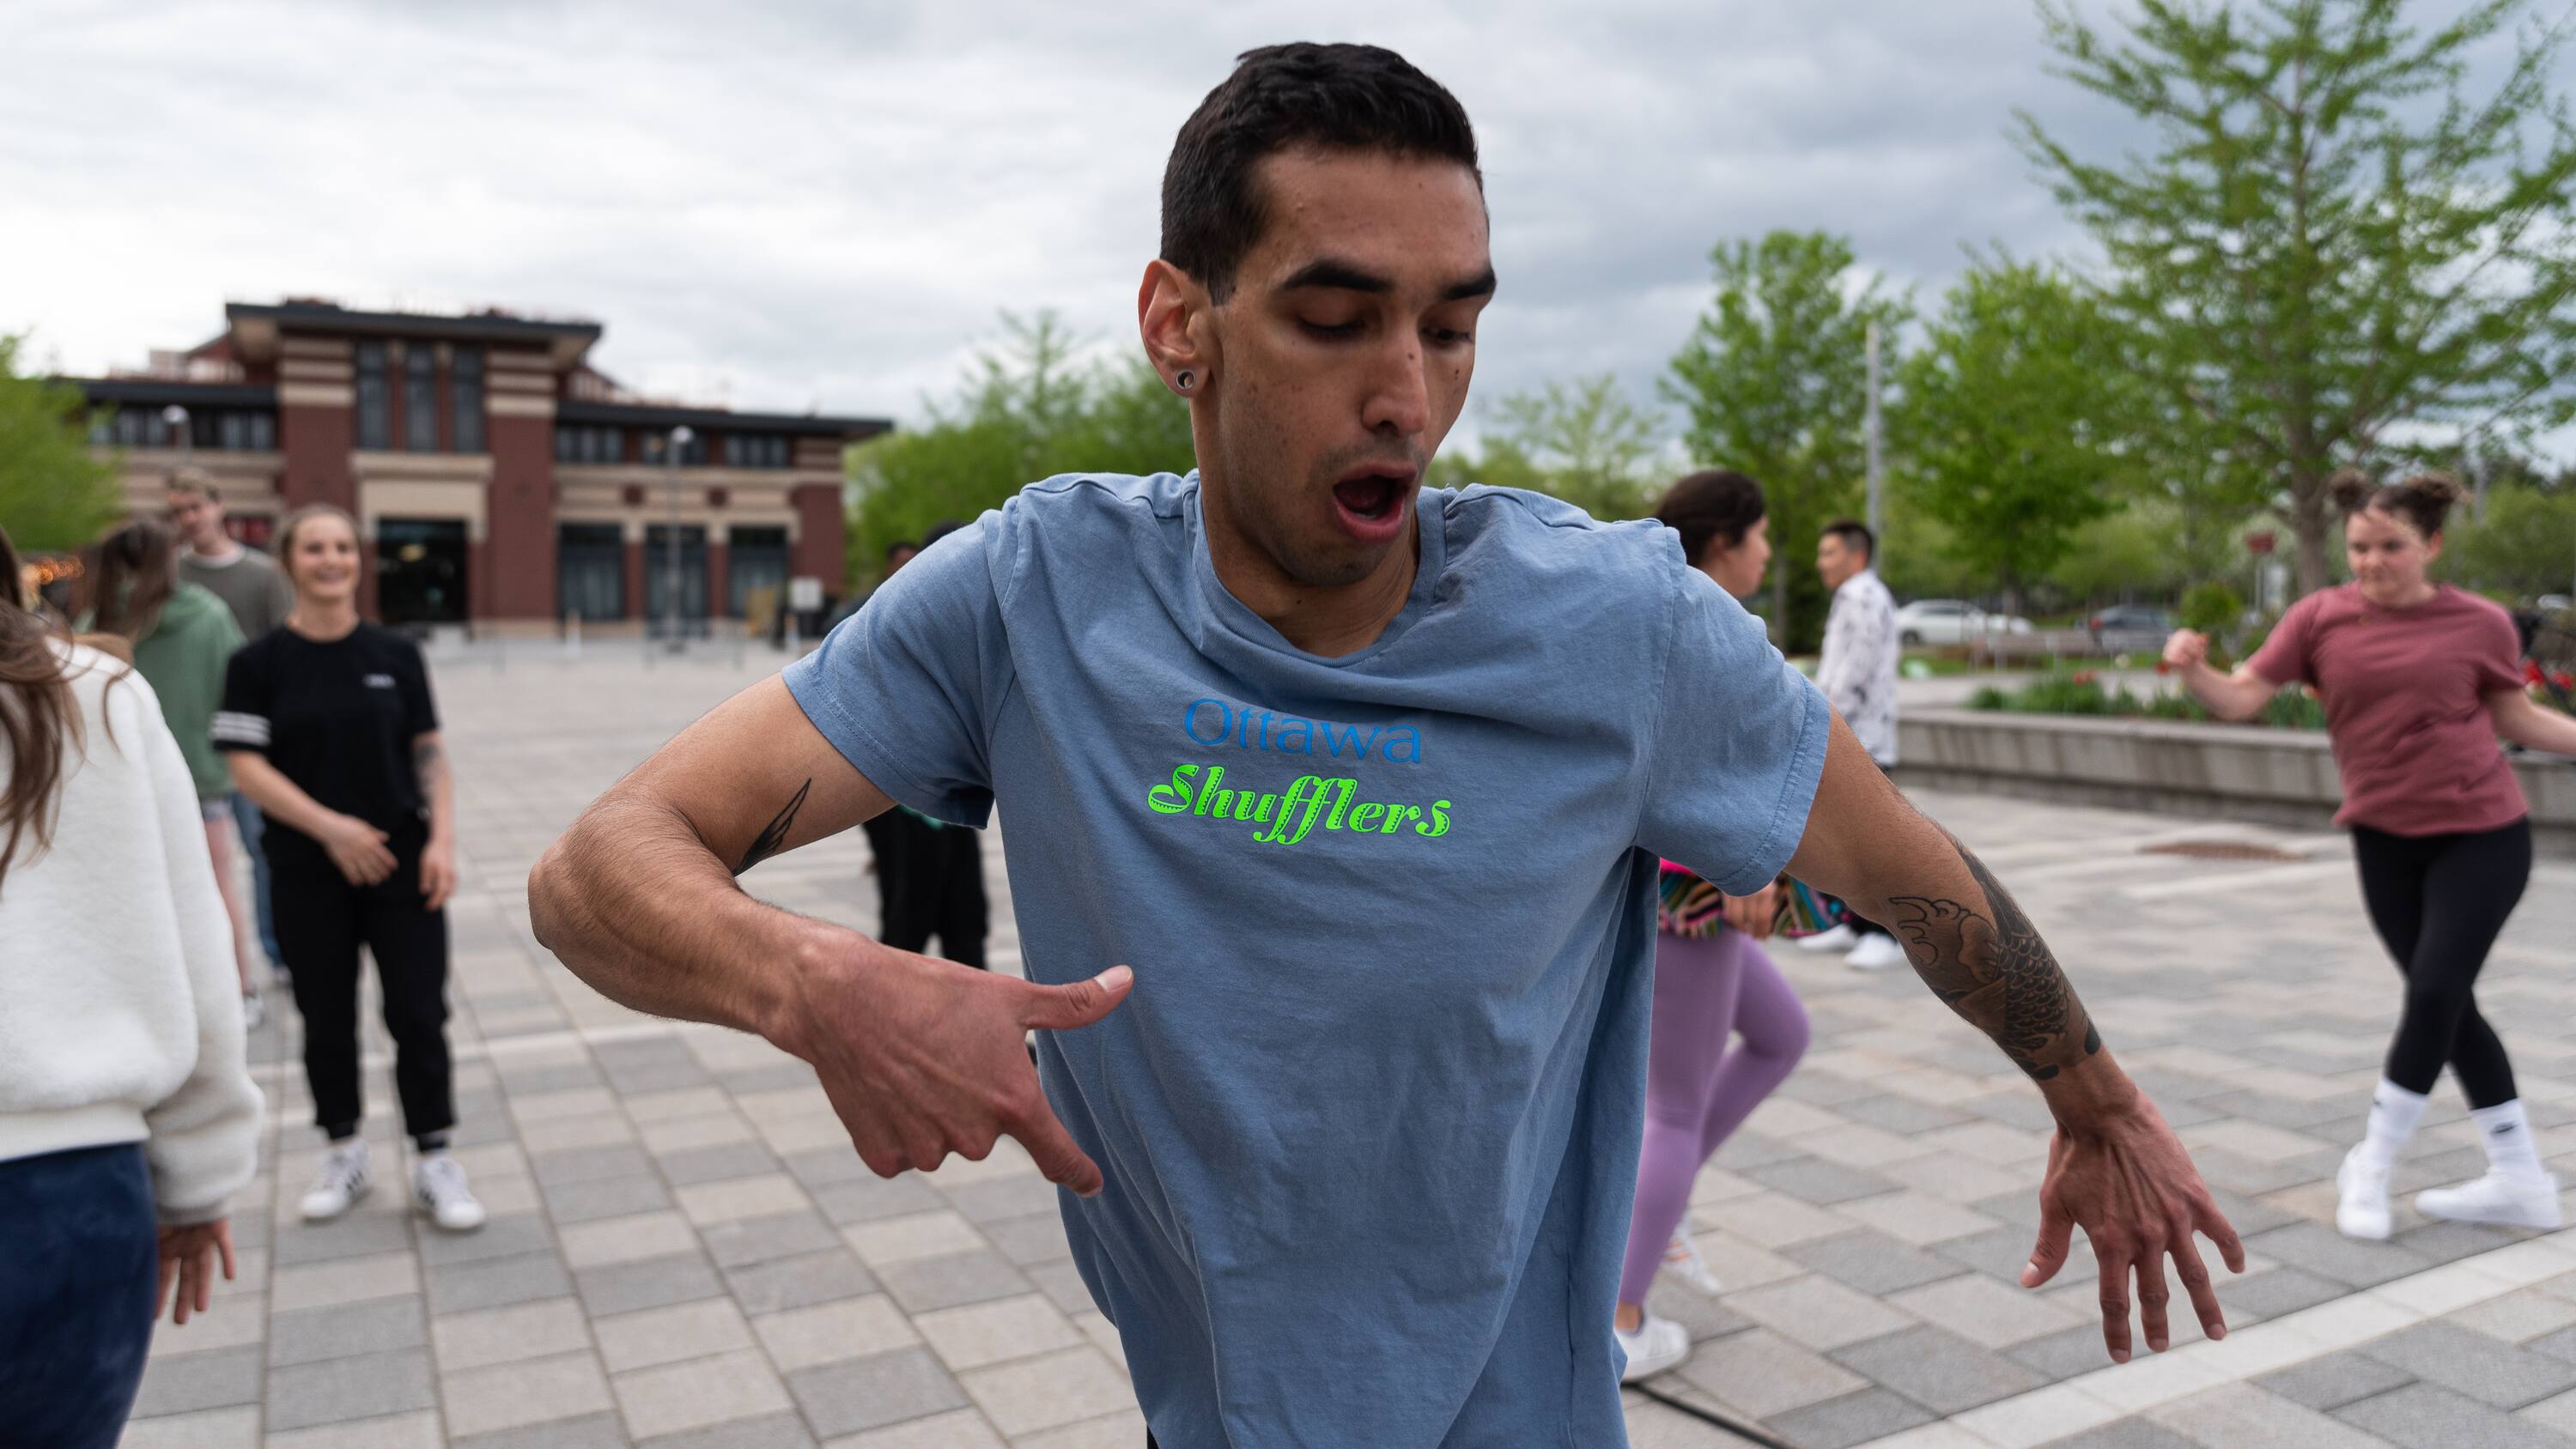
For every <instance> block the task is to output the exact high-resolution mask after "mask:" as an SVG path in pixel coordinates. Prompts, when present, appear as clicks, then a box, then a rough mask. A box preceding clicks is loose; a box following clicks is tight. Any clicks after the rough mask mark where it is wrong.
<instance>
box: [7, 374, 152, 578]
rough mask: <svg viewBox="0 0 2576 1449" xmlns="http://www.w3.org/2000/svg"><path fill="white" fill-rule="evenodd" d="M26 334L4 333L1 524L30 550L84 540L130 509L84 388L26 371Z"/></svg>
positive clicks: (72, 546) (70, 546) (68, 546)
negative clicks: (92, 439)
mask: <svg viewBox="0 0 2576 1449" xmlns="http://www.w3.org/2000/svg"><path fill="white" fill-rule="evenodd" d="M25 342H26V339H25V338H24V337H23V336H12V335H10V334H8V333H0V528H5V529H7V530H8V531H9V537H10V538H11V539H13V540H14V541H15V542H16V543H17V545H18V547H19V548H20V549H22V550H25V551H28V552H37V551H47V552H50V551H53V550H58V549H59V550H69V549H75V548H79V547H81V546H82V545H83V544H86V543H89V542H90V541H91V540H93V539H95V538H97V537H98V536H99V534H101V533H102V532H104V531H106V529H107V527H108V525H109V524H112V523H114V522H115V521H116V519H117V516H118V515H119V514H121V513H123V512H124V511H125V501H124V499H123V498H122V497H121V496H120V495H119V492H118V489H117V484H116V469H115V468H114V467H113V466H112V465H110V464H106V463H102V462H100V461H98V460H97V459H96V458H93V457H91V456H90V451H89V405H88V402H87V400H86V399H84V398H83V397H82V396H81V391H80V389H79V388H76V387H73V386H71V385H70V384H68V383H60V382H52V381H49V380H47V379H45V378H41V377H25V376H21V375H20V374H19V372H18V353H19V350H20V348H21V347H23V346H24V345H25Z"/></svg>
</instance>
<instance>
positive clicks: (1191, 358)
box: [1136, 257, 1216, 399]
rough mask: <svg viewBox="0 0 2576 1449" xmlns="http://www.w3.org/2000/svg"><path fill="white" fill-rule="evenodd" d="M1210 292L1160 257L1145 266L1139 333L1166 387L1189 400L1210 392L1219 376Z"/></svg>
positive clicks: (1138, 297) (1138, 304) (1139, 295)
mask: <svg viewBox="0 0 2576 1449" xmlns="http://www.w3.org/2000/svg"><path fill="white" fill-rule="evenodd" d="M1213 310H1214V309H1213V307H1212V306H1211V304H1210V303H1209V300H1208V294H1207V289H1206V288H1205V287H1202V286H1200V285H1199V284H1198V281H1197V279H1195V278H1193V277H1192V276H1190V274H1189V273H1187V272H1184V271H1182V270H1181V269H1180V268H1178V267H1176V266H1173V265H1172V264H1171V263H1170V262H1167V261H1164V260H1163V259H1161V258H1160V257H1157V258H1155V259H1154V260H1153V261H1150V262H1147V263H1146V264H1145V280H1144V282H1143V283H1142V285H1140V286H1139V287H1138V288H1137V289H1136V330H1137V333H1138V335H1139V336H1140V337H1141V338H1142V340H1143V341H1144V344H1145V357H1146V360H1148V361H1150V362H1151V363H1153V365H1154V371H1156V372H1158V373H1160V374H1161V375H1162V378H1163V385H1164V386H1165V387H1168V388H1170V389H1171V390H1172V391H1173V392H1174V393H1176V394H1178V395H1179V396H1181V397H1182V398H1184V399H1191V398H1197V397H1199V396H1201V395H1202V394H1204V393H1206V392H1207V390H1208V385H1209V383H1210V382H1211V381H1212V380H1213V379H1214V376H1215V372H1216V355H1215V352H1216V349H1215V346H1214V339H1213V338H1212V337H1211V336H1210V335H1209V333H1210V331H1211V328H1210V326H1209V323H1210V321H1211V314H1212V312H1213Z"/></svg>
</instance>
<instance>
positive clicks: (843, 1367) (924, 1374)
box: [787, 1348, 967, 1438]
mask: <svg viewBox="0 0 2576 1449" xmlns="http://www.w3.org/2000/svg"><path fill="white" fill-rule="evenodd" d="M787 1391H788V1392H789V1393H791V1394H794V1395H795V1396H796V1403H797V1406H798V1407H799V1408H802V1409H803V1410H804V1411H805V1418H806V1421H807V1422H808V1423H810V1424H812V1425H813V1426H814V1427H815V1429H816V1430H818V1431H819V1432H821V1433H822V1434H823V1435H824V1436H825V1437H826V1438H831V1437H837V1436H839V1435H842V1434H855V1433H857V1432H859V1431H860V1430H862V1429H874V1428H877V1427H878V1426H880V1425H884V1424H896V1423H901V1422H902V1421H904V1420H906V1419H917V1418H920V1417H921V1416H922V1415H924V1414H936V1413H939V1412H941V1411H943V1410H947V1409H962V1408H964V1407H966V1402H967V1401H966V1391H965V1390H964V1389H961V1388H959V1387H958V1386H957V1381H956V1380H955V1379H952V1378H950V1377H949V1376H948V1370H946V1369H944V1368H942V1367H940V1366H939V1360H938V1359H937V1358H936V1357H934V1356H933V1355H932V1354H931V1352H930V1350H929V1349H926V1348H906V1349H898V1350H896V1351H895V1352H893V1353H881V1354H876V1355H873V1356H871V1357H868V1358H854V1359H849V1360H847V1361H845V1362H842V1363H831V1364H822V1365H819V1366H817V1367H814V1368H809V1369H799V1370H797V1371H796V1372H795V1373H792V1374H789V1375H788V1376H787Z"/></svg>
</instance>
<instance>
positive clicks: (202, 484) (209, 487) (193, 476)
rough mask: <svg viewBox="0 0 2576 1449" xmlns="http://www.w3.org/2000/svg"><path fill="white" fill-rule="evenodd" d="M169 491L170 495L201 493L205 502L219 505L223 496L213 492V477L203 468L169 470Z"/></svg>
mask: <svg viewBox="0 0 2576 1449" xmlns="http://www.w3.org/2000/svg"><path fill="white" fill-rule="evenodd" d="M169 491H170V492H172V493H202V494H204V495H206V501H207V502H208V503H221V502H223V501H224V497H223V495H222V494H220V493H217V492H216V491H215V477H214V475H213V474H211V473H209V472H207V471H206V470H205V469H203V468H173V469H172V470H170V486H169Z"/></svg>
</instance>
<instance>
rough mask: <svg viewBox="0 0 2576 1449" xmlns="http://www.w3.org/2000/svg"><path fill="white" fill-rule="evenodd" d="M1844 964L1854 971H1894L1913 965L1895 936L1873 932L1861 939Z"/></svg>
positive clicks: (1846, 957) (1844, 960)
mask: <svg viewBox="0 0 2576 1449" xmlns="http://www.w3.org/2000/svg"><path fill="white" fill-rule="evenodd" d="M1843 964H1844V965H1846V966H1849V967H1850V968H1851V969H1853V970H1854V971H1893V970H1895V969H1896V968H1897V967H1899V966H1904V965H1908V964H1911V963H1909V962H1908V961H1907V960H1906V959H1905V948H1904V947H1902V946H1900V945H1898V944H1896V938H1895V937H1894V936H1881V935H1879V934H1877V933H1876V932H1872V933H1871V934H1869V935H1866V936H1863V937H1861V938H1860V944H1859V945H1857V946H1854V947H1852V952H1851V954H1850V955H1848V956H1845V957H1844V958H1843Z"/></svg>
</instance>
